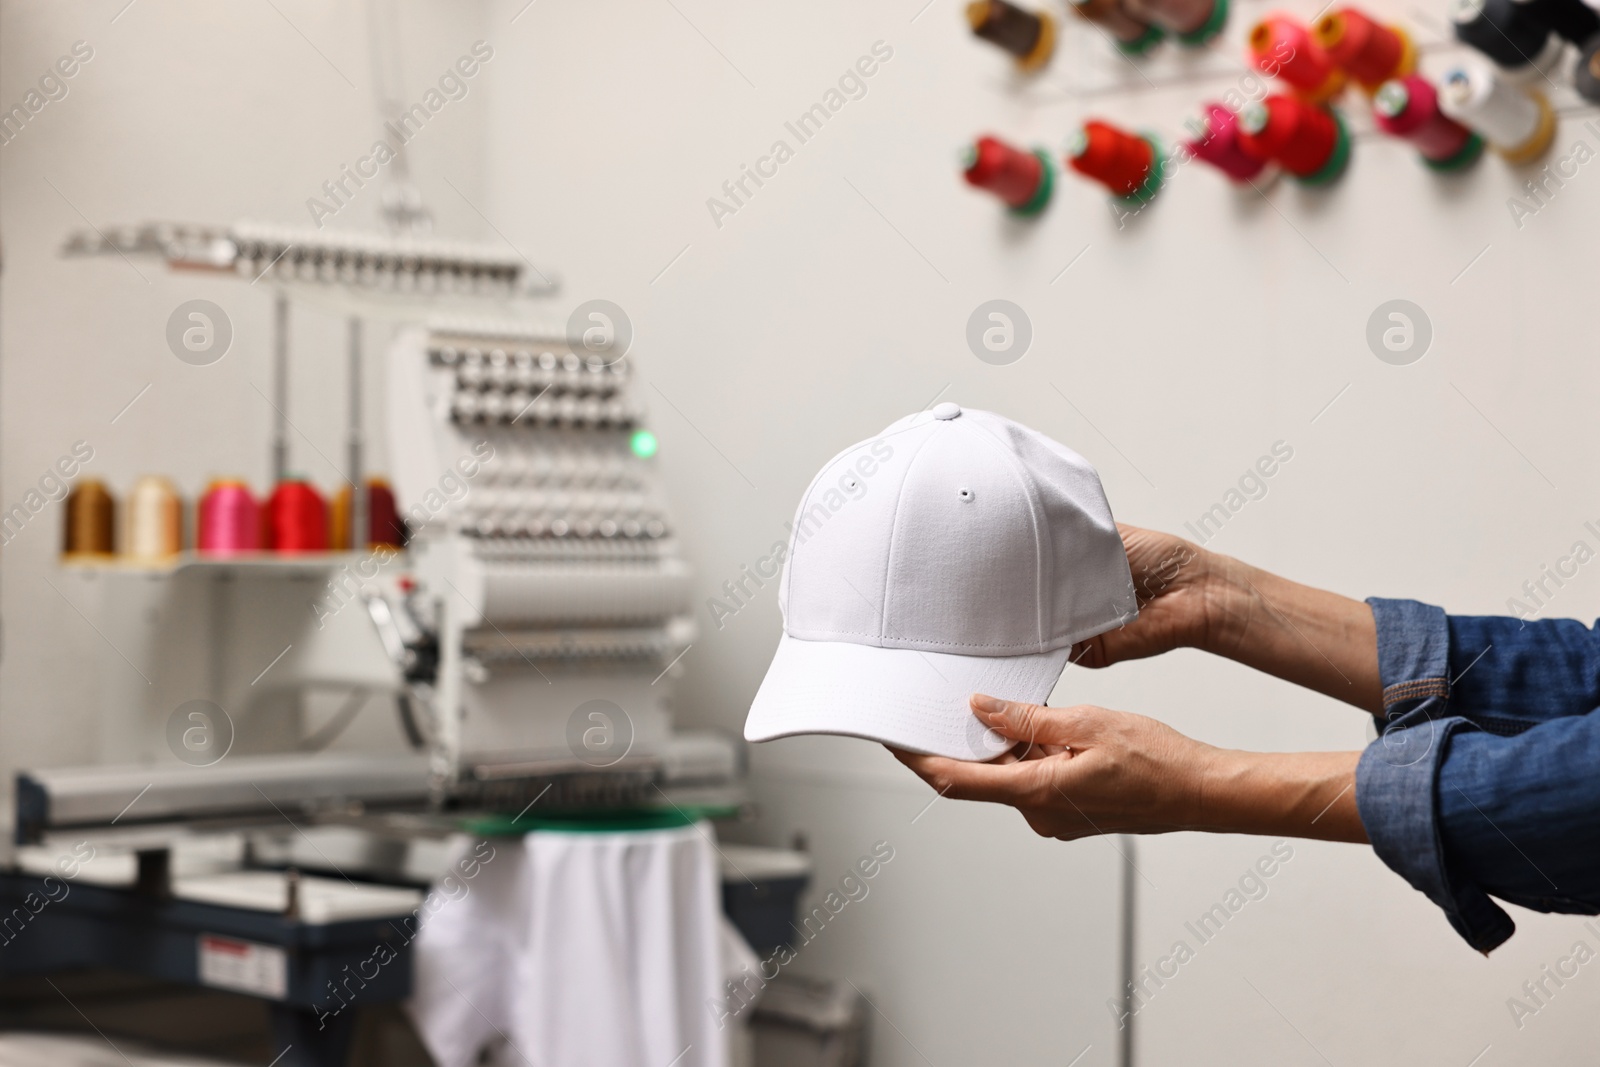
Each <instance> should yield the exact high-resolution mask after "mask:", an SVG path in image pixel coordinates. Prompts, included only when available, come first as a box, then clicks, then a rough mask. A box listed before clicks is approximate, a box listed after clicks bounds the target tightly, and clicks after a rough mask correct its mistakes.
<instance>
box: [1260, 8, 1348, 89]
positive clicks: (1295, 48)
mask: <svg viewBox="0 0 1600 1067" xmlns="http://www.w3.org/2000/svg"><path fill="white" fill-rule="evenodd" d="M1250 62H1251V64H1252V65H1253V66H1254V67H1255V68H1256V69H1257V70H1259V71H1261V72H1262V73H1263V74H1269V75H1271V76H1273V77H1275V78H1282V79H1283V80H1284V81H1286V82H1288V83H1289V84H1290V85H1292V86H1293V87H1294V90H1295V92H1297V93H1299V94H1300V95H1301V96H1303V97H1305V98H1306V99H1307V100H1314V101H1317V102H1319V103H1320V102H1321V101H1324V100H1330V99H1332V98H1333V97H1334V96H1337V95H1338V93H1339V91H1340V90H1341V89H1343V88H1344V82H1345V76H1344V71H1343V70H1342V69H1341V68H1340V67H1339V65H1338V64H1337V63H1335V62H1334V61H1333V57H1332V56H1330V55H1328V53H1327V51H1326V50H1325V49H1324V48H1323V47H1322V46H1321V45H1320V44H1318V43H1317V42H1316V40H1315V39H1313V38H1312V36H1311V31H1310V30H1308V29H1306V27H1305V25H1304V24H1303V23H1301V22H1299V21H1298V20H1296V19H1292V18H1290V17H1289V16H1288V15H1268V16H1267V17H1266V18H1264V19H1262V20H1261V21H1260V22H1258V23H1256V24H1255V26H1254V27H1252V28H1251V30H1250Z"/></svg>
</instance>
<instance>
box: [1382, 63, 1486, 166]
mask: <svg viewBox="0 0 1600 1067" xmlns="http://www.w3.org/2000/svg"><path fill="white" fill-rule="evenodd" d="M1372 113H1373V117H1374V118H1376V119H1377V122H1378V128H1379V129H1381V130H1383V132H1385V133H1387V134H1391V135H1393V136H1395V137H1399V138H1402V139H1404V140H1407V141H1410V142H1411V143H1412V144H1413V145H1415V146H1416V148H1417V151H1418V152H1420V153H1421V154H1422V161H1423V162H1424V163H1426V164H1427V165H1428V166H1430V167H1432V168H1433V169H1434V170H1461V169H1462V168H1463V167H1467V166H1470V165H1471V164H1472V163H1475V162H1477V159H1478V157H1479V156H1481V155H1483V138H1482V137H1479V136H1478V135H1477V134H1475V133H1473V132H1472V131H1471V130H1469V129H1467V127H1465V126H1463V125H1461V123H1459V122H1457V121H1456V120H1455V119H1452V118H1451V117H1450V116H1448V115H1446V114H1445V113H1444V112H1442V111H1440V110H1439V94H1438V93H1436V92H1435V91H1434V88H1433V86H1432V85H1430V84H1429V83H1428V80H1427V79H1426V78H1423V77H1421V76H1420V75H1416V74H1408V75H1406V76H1405V77H1404V78H1396V79H1394V80H1393V81H1386V82H1384V83H1383V86H1382V88H1380V89H1379V90H1378V95H1377V96H1375V97H1373V98H1372Z"/></svg>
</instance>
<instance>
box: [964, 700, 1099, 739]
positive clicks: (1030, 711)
mask: <svg viewBox="0 0 1600 1067" xmlns="http://www.w3.org/2000/svg"><path fill="white" fill-rule="evenodd" d="M971 704H972V713H973V714H974V715H976V716H977V717H978V719H979V721H981V722H982V723H983V724H984V725H985V726H987V727H989V728H990V729H991V730H993V731H995V732H996V733H998V734H1001V735H1002V736H1005V737H1009V738H1010V739H1011V740H1013V741H1026V742H1027V743H1029V744H1037V745H1062V746H1066V747H1072V746H1074V745H1082V744H1083V743H1084V742H1085V741H1086V740H1088V725H1089V723H1088V722H1087V719H1086V716H1085V715H1084V714H1083V709H1079V708H1047V707H1043V706H1042V705H1039V704H1024V703H1022V702H1021V701H1016V700H1001V699H1000V698H998V697H992V696H988V695H986V694H983V693H974V694H973V695H972V700H971Z"/></svg>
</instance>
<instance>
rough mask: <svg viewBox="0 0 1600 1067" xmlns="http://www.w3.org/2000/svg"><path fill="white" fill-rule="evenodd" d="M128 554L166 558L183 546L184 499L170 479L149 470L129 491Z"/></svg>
mask: <svg viewBox="0 0 1600 1067" xmlns="http://www.w3.org/2000/svg"><path fill="white" fill-rule="evenodd" d="M126 514H127V520H126V521H127V528H126V536H125V537H124V538H123V542H122V550H123V552H124V554H126V555H128V556H132V557H133V558H134V559H142V560H162V559H168V558H170V557H172V556H175V555H177V554H178V553H179V552H180V551H182V550H183V503H182V502H181V501H180V500H179V499H178V491H177V490H176V489H174V488H173V487H172V483H171V482H169V481H167V479H165V478H162V477H160V476H159V475H155V474H146V475H144V476H143V477H141V478H140V479H139V480H138V481H136V482H134V483H133V491H132V492H130V493H129V494H128V504H127V512H126Z"/></svg>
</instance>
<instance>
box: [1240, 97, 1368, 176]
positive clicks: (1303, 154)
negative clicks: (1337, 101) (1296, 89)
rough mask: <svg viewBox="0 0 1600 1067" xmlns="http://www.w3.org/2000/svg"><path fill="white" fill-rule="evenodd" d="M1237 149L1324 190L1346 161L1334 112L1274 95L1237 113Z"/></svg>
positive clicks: (1346, 138) (1344, 138) (1344, 135)
mask: <svg viewBox="0 0 1600 1067" xmlns="http://www.w3.org/2000/svg"><path fill="white" fill-rule="evenodd" d="M1239 144H1240V145H1241V147H1243V149H1244V150H1245V151H1246V152H1248V153H1250V154H1251V155H1253V156H1256V157H1257V158H1258V159H1270V160H1273V161H1275V162H1277V163H1278V165H1280V166H1281V167H1283V169H1284V170H1286V171H1288V172H1289V173H1290V174H1292V175H1294V176H1295V178H1297V179H1299V180H1300V181H1302V182H1304V183H1306V184H1307V185H1326V184H1327V183H1329V182H1331V181H1333V180H1334V179H1335V178H1337V177H1338V176H1339V175H1340V174H1341V173H1343V171H1344V168H1345V164H1346V163H1348V162H1349V161H1350V135H1349V133H1348V132H1346V130H1345V128H1344V120H1343V119H1341V118H1340V117H1339V113H1338V112H1337V111H1334V110H1332V109H1331V108H1325V107H1322V106H1321V105H1319V104H1312V103H1309V102H1307V101H1305V100H1300V99H1297V98H1296V97H1292V96H1284V95H1282V94H1280V93H1274V94H1273V95H1271V96H1269V97H1267V98H1266V99H1265V100H1261V101H1258V102H1256V103H1254V104H1251V105H1250V106H1249V107H1247V108H1245V109H1244V111H1243V112H1241V113H1240V115H1239Z"/></svg>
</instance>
